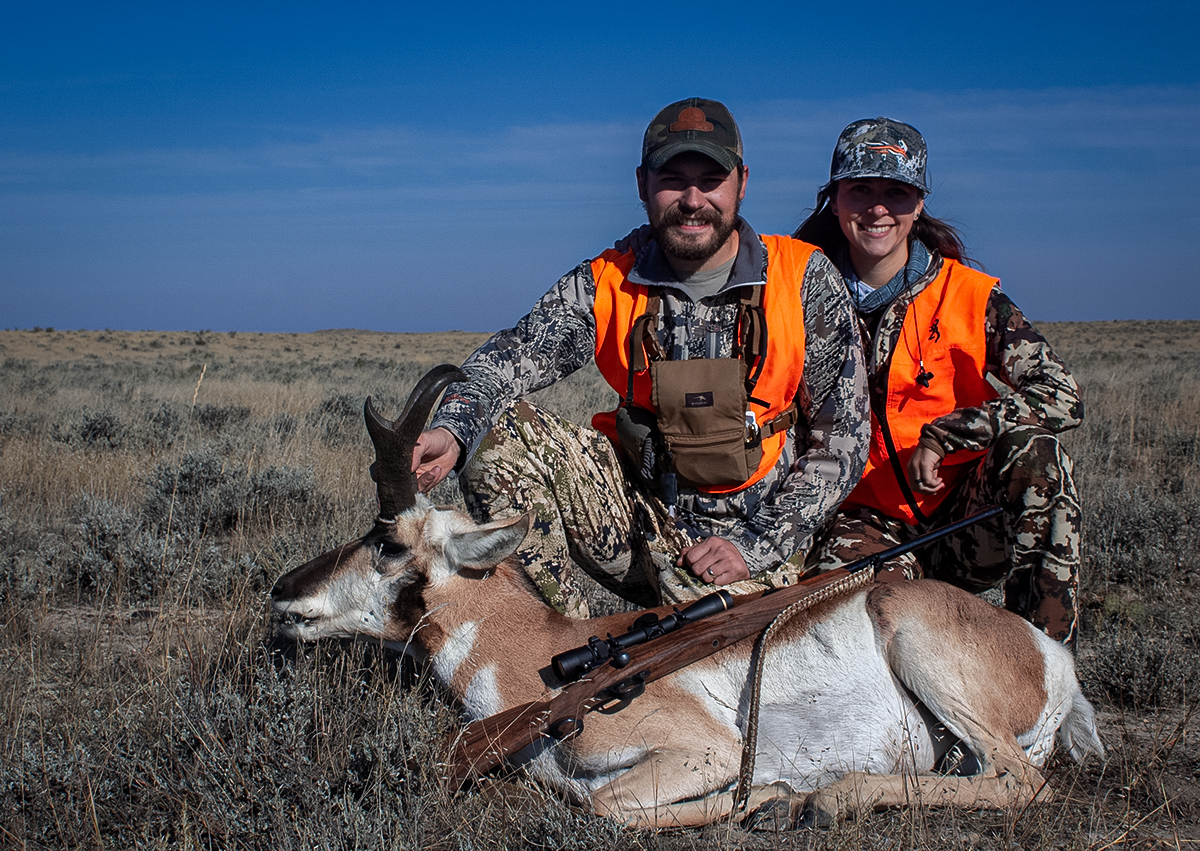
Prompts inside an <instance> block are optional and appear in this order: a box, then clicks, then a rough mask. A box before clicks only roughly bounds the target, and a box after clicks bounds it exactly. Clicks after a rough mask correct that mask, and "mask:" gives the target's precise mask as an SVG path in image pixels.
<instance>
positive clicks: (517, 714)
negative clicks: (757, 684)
mask: <svg viewBox="0 0 1200 851" xmlns="http://www.w3.org/2000/svg"><path fill="white" fill-rule="evenodd" d="M1000 512H1001V509H1000V508H999V507H998V506H992V507H991V508H988V509H986V510H984V511H981V512H979V513H978V514H974V515H972V516H971V517H968V518H966V519H964V520H959V521H958V522H956V523H951V524H949V525H947V526H944V527H942V528H941V529H937V530H935V531H933V532H929V533H928V534H925V535H922V536H920V537H918V538H914V539H913V540H912V541H909V542H908V543H905V544H900V545H899V546H896V547H892V548H890V549H887V550H883V551H881V552H878V553H875V554H874V555H871V556H867V557H866V558H863V559H859V560H858V561H856V562H854V563H852V564H850V565H847V566H846V567H839V568H835V569H834V570H830V571H827V572H825V573H819V574H817V575H816V576H812V577H810V578H808V579H805V580H803V581H801V582H798V583H797V584H795V585H791V586H787V587H784V588H775V589H771V590H769V591H766V592H764V593H762V594H748V595H743V596H739V597H735V598H734V600H735V603H734V606H733V608H731V609H729V610H728V611H724V612H719V613H717V614H714V615H710V616H708V617H706V618H703V619H701V620H697V621H693V622H691V623H687V624H684V625H683V626H681V627H680V628H679V629H677V630H675V631H674V632H670V633H668V634H666V635H663V636H661V637H659V638H656V639H654V640H652V641H648V642H646V643H645V644H640V645H636V646H633V647H630V648H628V654H629V662H628V663H627V664H625V665H623V666H622V667H620V668H617V667H614V666H613V665H611V664H605V665H603V666H601V667H599V668H597V669H595V670H593V671H591V672H590V673H588V674H587V675H586V676H584V677H583V678H582V679H579V680H577V681H575V682H573V683H570V684H569V685H567V686H564V687H563V688H562V689H561V690H560V691H559V692H558V693H557V694H553V695H550V696H548V697H546V698H543V699H542V700H536V701H533V702H531V703H525V704H522V705H520V706H514V707H511V708H509V709H506V710H504V711H502V712H498V713H496V714H495V715H490V716H488V717H487V718H481V719H479V720H478V721H473V722H471V723H470V724H469V725H467V727H466V729H465V730H464V731H463V732H462V734H461V735H460V736H459V737H458V740H457V741H456V742H455V745H454V750H453V753H452V754H451V758H450V765H449V771H448V774H447V780H448V782H449V783H450V784H451V788H454V789H458V788H459V787H461V786H462V785H463V784H464V783H465V782H466V781H468V780H470V779H472V778H473V777H477V776H479V775H482V774H486V773H487V772H489V771H492V770H493V769H495V768H497V767H499V766H500V765H502V764H503V763H504V762H505V761H507V759H508V758H509V757H510V756H512V755H513V754H516V753H518V752H519V751H521V750H523V749H525V748H527V747H529V746H530V745H533V744H535V743H537V742H539V741H542V740H543V739H546V738H550V739H553V740H555V741H563V740H566V739H569V738H571V737H572V736H575V735H578V734H579V733H580V732H582V731H583V718H584V716H585V715H586V714H587V713H588V712H592V711H594V710H596V709H599V708H602V707H605V706H611V705H614V704H618V703H628V702H629V701H631V700H633V699H634V698H635V697H637V696H638V695H640V694H641V693H642V690H643V689H644V687H645V685H646V683H650V682H653V681H654V680H657V679H660V678H662V677H665V676H668V675H669V674H672V673H674V672H675V671H678V670H679V669H680V668H683V667H686V666H687V665H690V664H692V663H693V662H698V661H699V660H701V659H705V658H707V657H709V656H711V655H712V654H714V653H717V652H718V651H720V650H723V649H724V648H726V647H729V646H730V645H732V644H735V643H737V642H739V641H741V640H743V639H745V638H748V637H750V636H752V635H758V634H760V633H761V632H762V631H763V630H765V629H766V628H767V627H768V626H770V625H771V622H772V621H774V620H775V618H776V617H778V616H779V614H780V612H782V611H783V610H784V609H786V608H789V607H790V606H792V605H794V604H796V603H798V602H801V601H805V602H806V603H809V604H811V605H815V604H816V603H818V602H821V601H822V600H826V599H832V598H833V597H838V596H841V595H842V594H845V593H848V592H849V591H852V590H855V589H857V588H860V587H862V586H864V585H866V584H868V583H869V582H871V581H872V580H873V579H874V578H875V573H876V571H877V570H878V569H879V567H880V566H881V565H882V564H883V563H884V562H886V561H887V560H889V559H891V558H895V557H896V556H898V555H903V554H904V553H907V552H910V551H911V550H914V549H917V548H919V547H921V546H924V545H925V544H929V543H932V542H933V541H936V540H938V539H940V538H943V537H946V536H947V535H950V534H953V533H954V532H957V531H959V530H960V529H963V528H965V527H967V526H970V525H972V524H973V523H977V522H979V521H980V520H983V519H985V518H988V517H993V516H995V515H996V514H999V513H1000Z"/></svg>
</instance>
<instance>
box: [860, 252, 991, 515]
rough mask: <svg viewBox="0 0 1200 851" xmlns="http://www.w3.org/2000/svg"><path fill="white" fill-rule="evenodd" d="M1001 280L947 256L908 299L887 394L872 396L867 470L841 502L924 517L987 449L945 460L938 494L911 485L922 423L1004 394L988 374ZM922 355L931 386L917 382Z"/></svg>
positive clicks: (964, 452)
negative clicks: (992, 305) (991, 316)
mask: <svg viewBox="0 0 1200 851" xmlns="http://www.w3.org/2000/svg"><path fill="white" fill-rule="evenodd" d="M999 283H1000V281H999V280H998V279H996V278H991V277H988V276H987V275H985V274H983V273H982V272H978V271H976V270H975V269H972V268H970V267H969V266H964V265H963V264H962V263H959V262H957V261H955V260H946V261H944V262H943V264H942V269H941V271H940V272H938V274H937V276H936V277H935V278H934V279H933V281H932V282H931V283H930V284H929V286H927V287H926V288H925V289H924V290H922V291H921V292H920V293H918V294H917V296H916V298H914V299H913V300H912V302H911V303H910V304H909V306H908V310H907V312H906V313H905V316H904V325H903V326H902V330H901V332H900V336H899V338H898V339H897V341H896V350H895V351H894V352H892V359H891V363H890V364H889V365H888V377H887V385H886V395H885V398H884V399H877V398H875V397H874V396H873V397H872V398H871V453H870V456H869V457H868V459H867V469H866V471H865V472H864V473H863V477H862V480H861V481H860V482H859V483H858V486H857V487H855V489H854V490H853V491H851V493H850V496H849V497H848V498H847V499H846V501H845V503H844V504H843V508H858V507H865V508H872V509H875V510H876V511H879V512H880V513H882V514H885V515H887V516H888V517H892V518H895V519H897V520H903V521H904V522H906V523H910V524H915V523H917V522H918V521H924V520H926V519H927V518H928V517H929V516H930V514H932V513H933V512H934V511H936V510H937V507H938V505H940V504H941V502H942V500H943V499H945V498H946V496H947V494H949V493H950V491H952V490H953V489H954V486H955V485H956V484H957V483H958V482H959V481H961V480H962V478H963V477H964V476H965V475H967V473H968V472H969V471H970V470H971V466H972V462H973V461H975V460H977V459H978V458H980V457H981V456H982V455H983V454H984V452H983V450H979V451H972V450H965V449H964V450H959V451H957V452H953V453H951V454H949V455H947V456H946V457H945V458H944V459H942V466H941V471H940V472H941V477H942V481H943V482H944V483H945V486H944V487H943V488H942V489H941V490H939V491H938V492H937V493H935V494H924V493H918V492H917V491H914V490H913V489H912V488H911V487H910V486H909V484H908V478H907V475H908V461H909V459H910V458H911V457H912V454H913V452H914V451H915V450H916V448H917V441H918V440H919V439H920V437H921V426H923V425H925V424H926V423H929V422H933V421H934V420H936V419H937V418H938V417H941V416H945V415H946V414H948V413H950V412H951V411H955V410H958V409H959V408H972V407H976V406H978V405H982V404H983V403H984V402H987V401H988V400H990V399H995V398H996V397H997V396H998V395H999V394H998V393H997V392H996V390H995V388H994V387H992V385H991V384H989V383H988V380H987V378H986V377H985V375H984V366H985V365H986V362H987V333H986V329H985V326H984V316H985V313H986V311H987V302H988V297H989V296H990V295H991V292H992V289H993V287H995V286H996V285H997V284H999ZM922 361H923V362H924V364H925V370H927V371H928V372H930V373H932V374H933V375H932V378H931V379H930V380H929V386H928V387H924V386H922V385H921V384H919V383H918V382H917V375H918V374H919V373H920V372H921V363H922Z"/></svg>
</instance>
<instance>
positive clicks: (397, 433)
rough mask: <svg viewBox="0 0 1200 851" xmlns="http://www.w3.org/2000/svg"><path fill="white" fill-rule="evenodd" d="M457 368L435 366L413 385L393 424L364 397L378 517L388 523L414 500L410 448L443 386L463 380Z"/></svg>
mask: <svg viewBox="0 0 1200 851" xmlns="http://www.w3.org/2000/svg"><path fill="white" fill-rule="evenodd" d="M466 380H467V375H466V373H464V372H463V371H462V370H461V369H459V368H458V367H456V366H453V365H451V364H448V363H444V364H442V365H441V366H435V367H434V368H433V369H431V370H429V372H427V373H426V374H425V376H424V377H423V378H422V379H421V380H420V381H418V382H417V386H416V387H414V388H413V391H412V394H411V395H410V396H409V397H408V404H406V405H405V406H404V412H403V413H401V414H400V417H399V419H397V420H396V421H395V422H392V421H391V420H388V419H385V418H384V417H381V416H380V415H379V414H378V413H377V412H376V410H375V406H374V405H372V404H371V399H370V397H367V404H366V405H365V406H364V407H363V414H364V415H365V416H366V418H367V432H368V433H370V435H371V442H372V443H373V444H375V481H376V485H377V493H378V494H379V516H380V518H381V519H384V520H391V519H392V518H393V517H395V516H396V515H398V514H400V513H401V512H403V511H406V510H408V509H409V508H412V507H413V506H414V505H415V504H416V501H417V477H416V476H415V475H414V474H413V471H412V454H413V447H415V446H416V445H417V438H418V437H419V436H420V434H421V430H422V429H423V428H425V420H426V419H428V418H429V412H430V411H431V410H433V403H434V402H436V401H437V398H438V396H440V395H441V392H442V391H443V390H445V389H446V385H448V384H453V383H454V382H456V381H466Z"/></svg>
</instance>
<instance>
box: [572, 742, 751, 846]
mask: <svg viewBox="0 0 1200 851" xmlns="http://www.w3.org/2000/svg"><path fill="white" fill-rule="evenodd" d="M739 756H740V753H739V751H738V750H737V749H736V748H722V749H720V750H718V749H715V748H710V749H708V750H707V751H673V750H672V751H668V750H662V749H658V750H654V751H651V752H649V753H648V754H646V756H645V757H644V758H642V760H641V761H639V762H638V763H637V764H636V765H634V766H633V767H632V768H630V769H629V770H628V771H626V772H625V773H624V774H622V775H621V776H620V777H618V778H617V779H616V780H613V781H612V782H611V783H609V784H608V785H606V786H603V787H601V788H600V789H598V790H596V792H595V793H594V794H593V796H592V808H593V810H594V811H595V812H596V813H597V814H598V815H604V816H609V817H611V818H615V819H617V820H618V821H622V822H625V823H626V824H629V825H631V826H634V827H650V828H661V827H695V826H699V825H704V824H710V823H711V822H713V821H716V820H717V819H720V818H723V817H725V816H727V815H728V814H729V813H730V811H731V810H732V805H733V796H732V794H722V795H715V796H713V797H711V798H709V797H705V796H706V795H708V794H709V793H712V792H716V791H717V790H719V789H725V788H726V787H728V786H729V785H730V784H731V783H733V781H734V779H735V778H736V774H737V769H736V766H737V759H738V757H739ZM684 798H696V799H697V800H694V801H688V802H687V803H685V804H675V803H673V802H675V801H679V800H682V799H684Z"/></svg>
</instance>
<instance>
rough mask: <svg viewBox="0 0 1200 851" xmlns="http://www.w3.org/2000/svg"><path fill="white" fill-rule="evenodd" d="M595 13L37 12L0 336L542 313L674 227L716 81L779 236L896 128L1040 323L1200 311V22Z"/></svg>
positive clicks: (361, 324) (1150, 17) (3, 73)
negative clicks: (659, 157) (652, 228)
mask: <svg viewBox="0 0 1200 851" xmlns="http://www.w3.org/2000/svg"><path fill="white" fill-rule="evenodd" d="M573 5H574V4H564V3H545V4H538V3H531V4H511V5H504V6H501V5H498V4H479V5H477V4H470V3H443V4H436V3H429V2H425V3H420V4H404V3H389V4H383V3H380V4H369V3H350V2H346V3H340V4H336V5H335V4H316V3H286V4H285V3H279V4H268V3H244V4H222V3H204V4H193V3H188V2H176V3H161V2H156V3H130V2H118V0H114V2H110V3H105V4H97V3H78V4H72V3H55V2H52V0H51V2H48V3H45V4H40V5H39V4H22V6H23V8H21V7H18V8H11V7H12V6H15V4H10V8H8V9H6V12H5V25H4V27H3V30H2V31H0V327H9V328H12V327H21V328H28V327H33V326H43V327H44V326H54V327H57V328H114V329H161V330H182V329H192V330H197V329H212V330H216V331H224V330H242V331H311V330H316V329H320V328H334V327H355V328H370V329H376V330H394V331H422V330H429V331H437V330H449V329H463V330H473V331H488V330H494V329H496V328H499V327H503V326H507V325H511V324H512V323H513V322H514V321H516V319H517V318H519V317H520V316H521V315H522V314H523V313H524V312H525V311H526V310H528V308H529V307H530V305H531V304H532V303H533V301H534V300H535V299H536V298H537V297H538V296H540V295H541V294H542V293H543V292H544V291H545V290H546V289H548V288H549V286H550V285H551V284H552V283H553V282H554V281H555V280H556V279H557V278H558V277H559V276H560V275H562V274H563V273H564V272H566V271H568V270H569V269H571V268H572V267H574V266H575V265H576V264H577V263H579V262H580V261H581V260H584V259H586V258H589V257H591V256H594V255H595V254H597V253H599V251H600V250H602V249H603V248H605V247H606V246H607V245H609V244H611V242H612V241H613V239H615V238H616V237H618V236H621V235H623V234H624V233H625V232H627V231H628V230H629V229H630V228H632V227H633V226H635V225H637V224H639V223H640V222H642V221H643V220H644V216H643V213H642V210H641V207H640V204H639V202H638V200H637V194H636V189H635V184H634V178H633V169H634V167H635V166H636V165H637V160H638V157H639V155H640V144H641V134H642V132H643V130H644V129H645V125H646V124H647V123H648V121H649V119H650V118H651V117H652V116H653V115H654V113H655V112H656V111H657V110H658V109H659V108H660V107H662V106H663V105H665V104H667V103H669V102H671V101H674V100H677V99H679V98H683V97H688V96H692V95H699V96H704V97H712V98H717V99H719V100H722V101H724V102H725V103H726V104H728V105H729V107H730V108H731V109H732V110H733V113H734V115H735V116H736V117H737V119H738V121H739V123H740V124H741V127H742V133H743V136H744V140H745V147H746V162H747V164H748V165H749V166H750V170H751V171H750V182H749V186H748V193H747V200H746V203H745V205H744V207H743V213H744V215H745V216H746V218H747V219H748V220H749V221H750V222H751V224H753V225H754V226H755V227H756V228H757V229H759V230H760V231H762V232H768V233H774V232H790V231H791V230H792V229H794V228H795V226H796V225H797V224H798V223H799V222H800V220H801V219H802V217H803V215H804V211H805V209H806V208H808V207H810V206H811V204H812V202H813V196H814V194H815V191H816V188H817V187H818V186H819V185H820V184H821V183H822V182H824V180H825V179H826V177H827V176H828V168H829V156H830V152H831V151H832V147H833V143H834V140H835V139H836V137H837V134H838V132H839V131H840V130H841V129H842V127H843V126H845V125H846V124H847V123H848V122H850V121H852V120H855V119H858V118H863V117H870V116H875V115H889V116H892V117H894V118H899V119H902V120H905V121H908V122H909V123H912V124H914V125H915V126H916V127H918V128H919V129H920V130H921V131H922V132H923V133H924V134H925V137H926V139H927V141H928V143H929V149H930V176H931V179H932V182H933V187H934V192H933V195H932V196H931V197H930V198H929V202H928V203H929V208H930V210H931V211H932V212H933V213H935V214H936V215H938V216H940V217H943V218H948V219H950V220H951V221H953V222H954V223H956V224H957V225H959V226H960V227H961V229H962V231H963V233H964V235H965V236H966V240H967V243H968V248H969V250H970V252H971V253H972V255H973V256H975V257H976V258H977V259H978V260H980V261H981V262H982V263H983V264H984V265H985V266H986V268H987V269H988V271H989V272H991V273H993V274H995V275H997V276H999V277H1000V278H1001V279H1002V280H1003V284H1004V287H1005V289H1006V290H1007V291H1008V292H1009V294H1010V295H1011V296H1012V297H1013V298H1014V300H1016V302H1017V303H1018V304H1019V305H1020V306H1021V307H1022V308H1023V309H1024V310H1025V312H1026V313H1027V314H1028V315H1029V316H1030V317H1031V318H1033V319H1034V320H1035V321H1037V320H1043V321H1054V320H1096V319H1131V318H1190V319H1198V318H1200V286H1198V284H1200V273H1198V272H1197V263H1196V262H1195V260H1194V259H1193V252H1195V250H1196V248H1197V246H1200V207H1198V206H1197V205H1196V200H1197V197H1198V196H1200V59H1198V58H1197V57H1200V51H1198V50H1197V49H1196V47H1195V44H1194V39H1195V34H1196V33H1197V32H1200V11H1198V10H1197V4H1191V3H1188V4H1185V3H1138V4H1106V3H1086V4H1084V3H1080V4H1073V3H1057V4H1051V3H1044V2H1043V3H1006V4H965V3H928V4H922V3H918V2H913V3H904V4H880V5H877V6H875V7H872V8H871V9H869V10H867V9H865V8H864V7H863V6H862V5H861V4H849V3H830V2H826V3H821V4H808V3H799V2H794V3H742V4H716V3H704V2H696V3H669V2H665V3H653V4H652V3H644V2H643V3H610V4H591V5H588V6H587V7H586V8H585V9H583V10H575V9H573V8H572V7H573ZM969 7H970V8H969ZM975 7H986V8H975Z"/></svg>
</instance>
